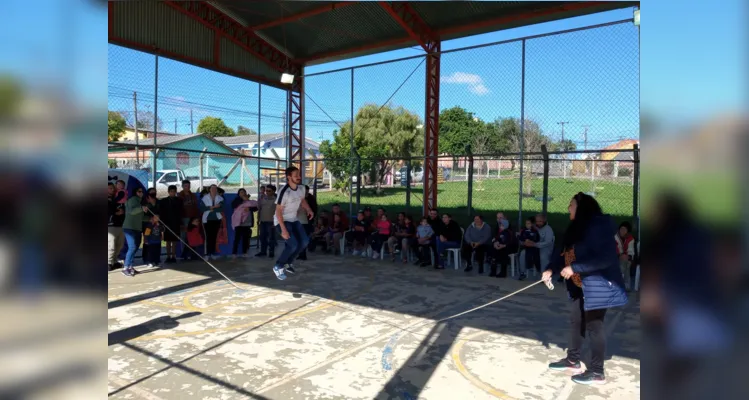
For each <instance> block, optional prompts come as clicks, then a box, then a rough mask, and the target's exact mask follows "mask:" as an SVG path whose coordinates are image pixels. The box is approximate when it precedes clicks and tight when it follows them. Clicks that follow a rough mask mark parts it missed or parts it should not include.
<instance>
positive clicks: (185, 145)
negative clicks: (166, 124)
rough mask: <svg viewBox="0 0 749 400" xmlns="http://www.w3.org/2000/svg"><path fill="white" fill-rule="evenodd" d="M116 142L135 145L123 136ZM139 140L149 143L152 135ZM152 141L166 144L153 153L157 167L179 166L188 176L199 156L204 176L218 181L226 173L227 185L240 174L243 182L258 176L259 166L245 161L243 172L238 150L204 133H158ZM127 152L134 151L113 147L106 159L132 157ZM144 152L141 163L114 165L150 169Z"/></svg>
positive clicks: (196, 166) (234, 182)
mask: <svg viewBox="0 0 749 400" xmlns="http://www.w3.org/2000/svg"><path fill="white" fill-rule="evenodd" d="M119 143H122V144H123V145H127V147H128V148H129V149H131V148H132V146H133V145H135V141H134V140H127V141H122V142H119ZM139 144H140V145H144V146H153V138H148V139H140V140H139ZM156 144H157V146H159V147H160V146H164V147H166V148H162V149H159V151H158V154H157V155H156V170H157V171H161V170H170V169H180V170H182V171H183V172H184V173H185V175H186V176H188V177H197V176H199V175H200V167H201V156H202V160H203V161H202V166H203V176H204V177H210V178H217V179H218V180H219V181H221V180H222V179H223V178H224V177H225V176H226V177H227V178H226V181H225V183H226V184H229V185H239V184H240V182H241V180H242V177H244V184H245V185H247V184H253V183H255V177H257V176H259V168H258V164H257V163H256V162H245V166H244V168H245V169H244V173H243V171H242V163H241V158H240V156H241V155H242V154H241V153H240V152H238V151H236V150H234V149H232V148H231V147H229V146H227V145H225V144H224V143H222V142H221V141H218V140H215V139H212V138H210V137H208V136H205V135H201V134H195V135H169V136H161V135H159V137H157V140H156ZM128 153H134V152H133V151H132V150H130V151H121V152H118V151H117V150H116V149H110V152H109V154H108V157H109V158H110V159H125V158H127V159H129V160H132V159H133V158H134V155H133V158H131V157H128V155H129V154H128ZM147 154H148V158H147V159H145V160H143V159H141V160H142V162H141V163H140V164H141V165H132V166H128V165H123V166H119V165H118V166H119V167H120V168H122V167H130V168H136V169H141V168H148V169H150V167H151V165H152V161H151V159H150V158H151V157H153V152H151V151H149V152H148V153H147ZM227 175H228V176H227Z"/></svg>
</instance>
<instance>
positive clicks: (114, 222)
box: [107, 183, 125, 271]
mask: <svg viewBox="0 0 749 400" xmlns="http://www.w3.org/2000/svg"><path fill="white" fill-rule="evenodd" d="M107 191H108V193H107V211H108V214H109V221H108V223H107V234H108V243H107V245H108V246H107V263H108V264H109V270H110V271H112V270H114V269H116V268H118V267H121V265H119V262H118V261H117V256H118V255H119V254H120V251H121V250H122V246H123V244H124V243H125V234H124V233H123V232H122V223H123V222H125V205H124V204H120V203H119V202H118V201H117V199H116V196H117V194H116V189H115V186H114V184H112V183H110V184H109V185H108V186H107Z"/></svg>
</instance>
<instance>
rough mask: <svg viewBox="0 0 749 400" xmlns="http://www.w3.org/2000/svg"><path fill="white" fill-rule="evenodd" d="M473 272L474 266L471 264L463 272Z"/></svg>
mask: <svg viewBox="0 0 749 400" xmlns="http://www.w3.org/2000/svg"><path fill="white" fill-rule="evenodd" d="M471 271H473V266H472V265H471V264H468V265H467V266H466V268H465V269H464V270H463V272H471Z"/></svg>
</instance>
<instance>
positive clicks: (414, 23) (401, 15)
mask: <svg viewBox="0 0 749 400" xmlns="http://www.w3.org/2000/svg"><path fill="white" fill-rule="evenodd" d="M377 3H378V4H379V5H380V7H382V9H383V10H385V11H386V12H387V13H388V14H390V16H391V17H392V18H393V19H394V20H395V22H397V23H398V24H399V25H400V26H402V27H403V29H405V31H406V33H408V36H409V37H410V38H411V39H413V40H415V41H416V42H417V43H419V45H421V47H423V48H424V51H426V52H427V53H431V52H434V49H435V48H436V42H438V41H439V37H438V36H437V35H436V34H435V33H434V32H433V31H432V30H431V29H430V28H429V26H428V25H427V24H426V23H425V22H424V20H422V19H421V17H420V16H419V14H417V13H416V11H415V10H414V9H413V8H411V6H410V5H409V4H408V3H405V2H392V3H391V2H387V1H378V2H377Z"/></svg>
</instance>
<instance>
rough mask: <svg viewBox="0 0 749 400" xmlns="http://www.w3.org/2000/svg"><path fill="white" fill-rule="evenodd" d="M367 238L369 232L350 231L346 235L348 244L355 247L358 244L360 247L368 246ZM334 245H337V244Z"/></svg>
mask: <svg viewBox="0 0 749 400" xmlns="http://www.w3.org/2000/svg"><path fill="white" fill-rule="evenodd" d="M367 236H368V234H367V232H362V231H348V232H346V233H345V234H344V237H345V238H346V242H347V243H353V244H354V245H356V244H357V243H358V244H359V245H360V246H365V245H366V244H367ZM333 244H334V245H335V243H333Z"/></svg>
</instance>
